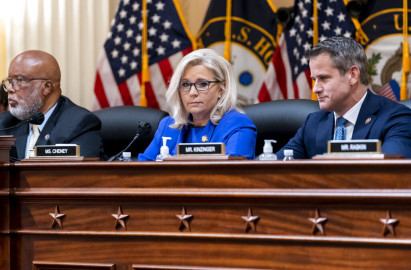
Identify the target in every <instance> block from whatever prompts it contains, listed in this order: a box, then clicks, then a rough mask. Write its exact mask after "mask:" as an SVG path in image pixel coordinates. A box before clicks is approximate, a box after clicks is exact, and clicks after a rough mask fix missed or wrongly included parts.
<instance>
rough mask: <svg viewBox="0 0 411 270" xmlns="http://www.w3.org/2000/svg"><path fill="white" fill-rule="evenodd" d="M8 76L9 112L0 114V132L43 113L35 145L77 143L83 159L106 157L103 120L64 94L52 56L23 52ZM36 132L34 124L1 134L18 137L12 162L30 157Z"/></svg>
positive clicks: (18, 56) (16, 59)
mask: <svg viewBox="0 0 411 270" xmlns="http://www.w3.org/2000/svg"><path fill="white" fill-rule="evenodd" d="M8 75H9V77H8V78H7V79H5V80H3V88H4V90H5V91H6V92H7V94H8V103H9V112H2V113H1V114H0V129H3V128H7V127H12V126H15V125H17V124H19V123H21V122H22V121H24V120H26V119H28V118H29V117H30V116H31V115H33V114H34V113H36V112H41V113H43V114H44V121H43V123H42V124H40V125H38V126H37V127H38V130H39V133H40V135H39V136H38V139H37V141H36V143H35V145H55V144H77V145H80V155H81V156H84V157H99V158H101V157H102V156H103V150H102V149H103V147H102V139H101V134H100V129H101V122H100V120H99V119H98V118H97V117H96V116H95V115H94V114H93V113H91V112H90V111H88V110H87V109H85V108H82V107H80V106H78V105H76V104H74V103H73V102H72V101H71V100H70V99H68V98H67V97H65V96H63V95H62V91H61V88H60V78H61V73H60V67H59V65H58V63H57V60H56V59H55V58H54V57H53V56H52V55H50V54H48V53H46V52H43V51H38V50H30V51H25V52H22V53H20V54H19V55H17V56H16V57H15V58H14V59H13V60H12V62H11V63H10V67H9V74H8ZM34 133H35V131H33V125H32V124H31V123H25V124H23V125H21V126H19V127H17V128H13V129H10V130H7V131H3V132H1V133H0V135H13V136H15V137H16V141H15V144H14V146H13V148H12V149H11V151H10V160H11V161H18V160H21V159H23V158H26V157H28V156H29V155H30V150H32V149H28V148H29V142H30V139H31V137H32V136H33V134H34ZM36 137H37V136H36Z"/></svg>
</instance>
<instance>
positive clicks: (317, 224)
mask: <svg viewBox="0 0 411 270" xmlns="http://www.w3.org/2000/svg"><path fill="white" fill-rule="evenodd" d="M309 220H310V221H311V222H312V223H313V229H312V232H313V234H315V233H316V232H317V231H320V232H321V233H322V234H325V231H324V228H323V224H325V223H326V222H327V220H328V219H327V218H325V217H320V211H319V210H318V209H317V210H316V211H315V217H314V218H309Z"/></svg>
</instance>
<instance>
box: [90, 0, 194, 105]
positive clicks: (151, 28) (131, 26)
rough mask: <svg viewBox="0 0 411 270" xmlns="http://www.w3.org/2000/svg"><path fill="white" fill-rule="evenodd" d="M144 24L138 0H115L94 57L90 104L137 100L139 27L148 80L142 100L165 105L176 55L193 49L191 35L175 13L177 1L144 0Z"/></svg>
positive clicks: (177, 61) (138, 91)
mask: <svg viewBox="0 0 411 270" xmlns="http://www.w3.org/2000/svg"><path fill="white" fill-rule="evenodd" d="M146 3H147V27H146V28H145V27H144V24H143V17H142V12H143V10H142V9H143V0H121V1H120V4H119V8H118V10H117V14H116V16H115V19H114V20H113V23H112V26H111V29H110V32H109V34H108V38H107V40H106V42H105V44H104V48H103V50H102V52H101V55H100V57H99V62H98V66H97V74H96V82H95V87H94V93H95V102H94V105H93V110H98V109H101V108H105V107H111V106H120V105H140V100H141V99H142V96H141V83H142V54H143V52H142V42H143V31H144V30H145V29H146V31H147V42H146V43H145V44H146V47H147V51H148V63H149V71H150V82H148V83H145V97H146V99H147V106H149V107H152V108H157V109H162V110H165V111H168V109H169V107H168V106H167V104H166V100H165V92H166V89H167V85H168V81H169V79H170V78H171V76H172V74H173V70H174V68H175V67H176V66H177V64H178V63H179V61H180V60H181V58H182V57H183V56H184V55H186V54H187V53H189V52H191V51H192V50H193V44H194V37H192V36H191V34H190V33H189V31H188V29H187V27H186V24H185V22H184V21H183V19H182V16H181V9H180V7H179V6H178V1H173V0H147V2H146ZM143 99H144V96H143Z"/></svg>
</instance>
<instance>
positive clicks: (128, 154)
mask: <svg viewBox="0 0 411 270" xmlns="http://www.w3.org/2000/svg"><path fill="white" fill-rule="evenodd" d="M118 160H120V161H131V152H123V155H122V156H121V157H120V158H119V159H118Z"/></svg>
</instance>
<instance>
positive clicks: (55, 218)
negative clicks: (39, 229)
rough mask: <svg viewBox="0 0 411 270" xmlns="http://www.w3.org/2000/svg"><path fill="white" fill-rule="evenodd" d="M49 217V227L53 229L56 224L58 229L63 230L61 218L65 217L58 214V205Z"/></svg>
mask: <svg viewBox="0 0 411 270" xmlns="http://www.w3.org/2000/svg"><path fill="white" fill-rule="evenodd" d="M49 215H50V216H51V217H52V218H53V223H52V224H51V227H52V228H53V227H54V226H55V225H56V224H58V225H59V226H60V228H61V229H63V218H64V217H65V216H66V215H65V214H60V209H59V206H58V205H56V208H55V209H54V213H49Z"/></svg>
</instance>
